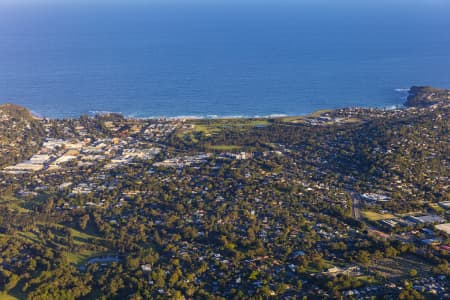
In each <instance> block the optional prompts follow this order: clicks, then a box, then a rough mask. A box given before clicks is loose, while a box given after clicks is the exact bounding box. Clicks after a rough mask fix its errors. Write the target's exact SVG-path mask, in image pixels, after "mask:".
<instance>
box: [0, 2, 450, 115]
mask: <svg viewBox="0 0 450 300" xmlns="http://www.w3.org/2000/svg"><path fill="white" fill-rule="evenodd" d="M10 2H11V3H9V4H5V3H3V4H0V38H1V39H2V43H1V44H0V103H6V102H9V103H16V104H19V105H22V106H25V107H27V108H29V109H30V110H32V111H33V112H35V113H36V114H38V115H40V116H42V117H51V118H64V117H76V116H79V115H83V114H92V113H95V112H102V111H108V112H116V113H121V114H123V115H124V116H128V117H151V116H162V117H177V116H194V117H208V116H218V117H227V116H239V117H256V116H268V115H305V114H308V113H311V112H314V111H317V110H321V109H335V108H342V107H376V108H386V107H393V106H398V105H402V104H403V102H404V101H405V99H404V98H405V92H404V90H406V89H408V88H409V87H411V86H413V85H423V86H425V85H427V86H435V87H441V88H449V87H450V54H449V53H448V51H447V49H450V36H449V35H448V33H447V30H446V29H447V28H450V19H449V18H448V17H447V13H446V12H447V11H449V9H450V5H449V4H445V3H444V2H441V1H430V2H429V3H423V2H421V1H415V2H414V5H413V4H412V3H410V5H406V2H405V1H399V2H396V3H387V2H386V3H385V2H384V1H382V2H383V3H381V4H377V3H375V2H374V3H370V5H369V4H360V3H357V2H355V1H351V0H346V1H344V2H343V4H341V5H333V4H329V5H327V6H325V5H323V3H322V2H323V1H319V2H320V3H321V4H315V3H313V2H312V1H300V2H299V3H294V2H293V1H287V0H286V1H282V2H281V3H282V4H276V2H273V1H269V2H268V3H267V4H265V5H258V4H256V2H254V1H244V4H238V3H233V5H231V4H224V3H222V2H220V3H221V4H220V5H219V4H217V5H212V4H209V5H206V4H205V3H203V2H202V1H200V0H198V1H193V2H192V3H196V4H187V3H181V2H179V1H175V2H170V4H164V3H161V2H159V1H150V2H148V3H145V4H142V3H140V1H135V3H134V4H133V5H119V4H118V3H119V2H117V3H116V5H108V4H106V3H102V2H101V1H100V2H99V3H97V4H96V5H89V4H88V3H87V2H84V3H83V4H80V3H78V4H77V2H83V1H74V3H71V4H70V5H69V4H58V5H56V4H51V3H52V1H50V0H48V1H46V2H48V3H47V4H45V5H44V4H38V3H39V1H36V2H35V3H34V5H18V4H14V3H13V2H14V1H10ZM325 2H326V1H325Z"/></svg>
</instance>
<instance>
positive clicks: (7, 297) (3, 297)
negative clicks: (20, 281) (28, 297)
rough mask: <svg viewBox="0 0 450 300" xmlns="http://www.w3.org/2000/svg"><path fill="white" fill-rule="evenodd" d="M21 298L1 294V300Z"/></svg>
mask: <svg viewBox="0 0 450 300" xmlns="http://www.w3.org/2000/svg"><path fill="white" fill-rule="evenodd" d="M17 299H19V298H16V297H14V296H11V295H9V294H5V293H0V300H17Z"/></svg>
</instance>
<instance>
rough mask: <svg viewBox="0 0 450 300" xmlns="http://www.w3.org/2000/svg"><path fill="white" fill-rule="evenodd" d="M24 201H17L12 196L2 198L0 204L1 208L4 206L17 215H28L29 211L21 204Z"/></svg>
mask: <svg viewBox="0 0 450 300" xmlns="http://www.w3.org/2000/svg"><path fill="white" fill-rule="evenodd" d="M24 203H25V201H23V200H20V199H17V198H16V197H14V196H2V197H1V198H0V204H1V205H2V206H6V207H8V208H9V209H11V210H13V211H17V212H19V213H28V212H29V210H28V209H26V208H24V206H23V204H24Z"/></svg>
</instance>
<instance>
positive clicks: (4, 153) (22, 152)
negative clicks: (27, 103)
mask: <svg viewBox="0 0 450 300" xmlns="http://www.w3.org/2000/svg"><path fill="white" fill-rule="evenodd" d="M42 135H43V127H42V124H40V122H39V121H38V120H37V119H36V118H35V117H33V115H32V114H31V112H30V111H29V110H28V109H26V108H24V107H21V106H19V105H15V104H1V105H0V167H2V166H5V165H12V164H14V163H17V162H19V161H21V160H23V159H25V158H27V157H29V156H31V155H32V153H33V152H35V151H36V150H37V149H38V147H39V145H40V144H41V141H42Z"/></svg>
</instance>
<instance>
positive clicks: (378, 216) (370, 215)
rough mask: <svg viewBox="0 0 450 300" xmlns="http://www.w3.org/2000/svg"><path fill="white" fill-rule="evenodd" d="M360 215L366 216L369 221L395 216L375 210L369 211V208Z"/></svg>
mask: <svg viewBox="0 0 450 300" xmlns="http://www.w3.org/2000/svg"><path fill="white" fill-rule="evenodd" d="M362 215H363V217H364V218H366V219H367V220H369V221H379V220H386V219H392V218H395V216H394V215H392V214H379V213H377V212H374V211H370V210H366V211H363V212H362Z"/></svg>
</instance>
